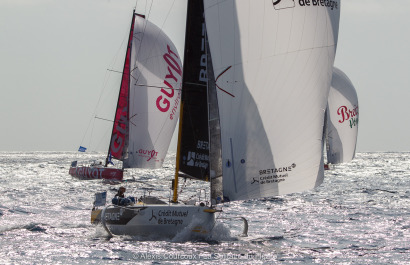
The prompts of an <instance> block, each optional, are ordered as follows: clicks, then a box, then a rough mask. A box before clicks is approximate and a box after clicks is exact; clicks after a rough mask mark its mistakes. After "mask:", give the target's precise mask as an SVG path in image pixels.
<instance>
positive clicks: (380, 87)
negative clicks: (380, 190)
mask: <svg viewBox="0 0 410 265" xmlns="http://www.w3.org/2000/svg"><path fill="white" fill-rule="evenodd" d="M255 1H259V0H255ZM143 2H145V1H142V0H140V1H138V9H137V11H138V12H141V13H146V14H147V13H149V14H150V17H149V19H150V20H151V21H152V22H154V23H155V24H157V25H159V26H160V27H161V28H163V30H164V31H165V32H166V33H167V35H168V36H169V37H170V38H171V39H172V40H173V42H174V44H175V45H176V47H177V49H178V50H179V53H180V55H183V45H184V29H185V12H186V1H185V0H174V1H171V0H162V1H161V0H157V1H154V3H153V4H152V5H151V4H150V3H148V5H145V4H144V3H143ZM135 3H136V1H135V0H0V92H1V95H0V115H1V116H0V122H1V124H2V125H1V128H2V130H1V131H0V151H76V150H77V149H78V147H79V145H86V146H92V147H91V150H93V149H95V150H99V151H103V150H105V149H106V148H107V146H108V141H109V139H108V137H109V134H108V131H109V129H107V128H111V125H110V124H108V125H107V123H109V122H106V121H103V120H99V119H95V118H94V117H95V115H97V116H98V117H101V118H106V119H112V117H113V113H112V110H111V109H112V108H113V104H115V103H113V102H112V98H116V97H117V95H118V86H119V82H120V75H118V74H116V73H115V72H111V71H107V69H112V70H119V71H121V68H122V64H123V62H124V58H123V55H124V52H125V50H124V49H125V46H124V42H126V40H127V34H128V31H129V25H130V19H131V15H132V9H133V8H134V7H135ZM148 11H150V12H148ZM409 14H410V1H408V0H390V1H374V0H361V1H357V0H342V1H341V19H340V29H339V41H338V47H337V54H336V60H335V66H336V67H338V68H339V69H341V70H343V71H344V72H345V73H346V74H347V75H348V76H349V78H350V79H351V81H352V82H353V84H354V86H355V87H356V90H357V93H358V97H359V108H360V110H359V111H360V116H359V117H360V122H359V137H358V142H357V151H358V152H367V151H410V107H409V103H408V101H409V100H410V78H409V75H410V74H409V70H410V48H409V46H408V45H409V43H410V34H409V30H410V29H409V27H410V16H409ZM102 91H103V92H102ZM101 95H103V96H101ZM105 102H110V103H107V104H108V105H107V106H108V107H107V108H105V109H103V110H101V108H96V106H102V105H104V103H105Z"/></svg>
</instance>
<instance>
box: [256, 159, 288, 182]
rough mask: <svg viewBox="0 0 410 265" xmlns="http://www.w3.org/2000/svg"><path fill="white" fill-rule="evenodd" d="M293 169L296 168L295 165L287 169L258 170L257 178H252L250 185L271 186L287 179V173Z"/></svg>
mask: <svg viewBox="0 0 410 265" xmlns="http://www.w3.org/2000/svg"><path fill="white" fill-rule="evenodd" d="M294 168H296V164H295V163H293V164H292V165H290V166H288V167H278V168H268V169H261V170H259V176H258V177H254V178H252V182H251V185H253V184H259V185H264V184H273V183H279V182H282V181H285V180H286V178H287V177H289V173H288V172H291V171H292V170H293V169H294Z"/></svg>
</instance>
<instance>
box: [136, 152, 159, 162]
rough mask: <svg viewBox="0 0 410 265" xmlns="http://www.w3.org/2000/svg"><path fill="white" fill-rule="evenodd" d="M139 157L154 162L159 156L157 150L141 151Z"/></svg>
mask: <svg viewBox="0 0 410 265" xmlns="http://www.w3.org/2000/svg"><path fill="white" fill-rule="evenodd" d="M138 155H139V156H142V157H146V158H147V161H150V160H151V159H153V158H154V160H155V159H156V157H157V156H158V152H157V151H155V150H146V149H139V150H138Z"/></svg>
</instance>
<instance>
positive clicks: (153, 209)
mask: <svg viewBox="0 0 410 265" xmlns="http://www.w3.org/2000/svg"><path fill="white" fill-rule="evenodd" d="M97 211H98V210H97ZM214 213H215V210H214V209H211V208H209V207H206V206H195V205H149V204H145V205H134V206H126V207H124V206H116V205H109V206H107V207H105V208H104V209H103V210H102V211H101V214H98V213H97V212H96V211H94V212H93V214H94V218H95V219H96V220H95V219H94V220H92V222H94V223H96V222H98V221H99V220H100V221H101V223H102V225H103V226H104V227H105V229H106V230H107V231H108V232H109V233H111V234H113V235H131V236H148V237H151V236H154V237H155V236H158V237H168V238H172V237H174V236H176V235H177V234H178V233H180V232H182V231H183V230H184V229H185V230H187V231H188V232H192V234H194V235H203V236H206V235H208V234H209V233H210V230H211V229H212V227H213V226H214V223H215V217H214ZM101 216H103V219H101ZM92 218H93V217H92Z"/></svg>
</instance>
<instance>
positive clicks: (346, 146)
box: [326, 68, 359, 164]
mask: <svg viewBox="0 0 410 265" xmlns="http://www.w3.org/2000/svg"><path fill="white" fill-rule="evenodd" d="M326 118H327V137H326V138H327V149H326V151H327V152H326V153H327V161H328V162H329V163H332V164H339V163H346V162H349V161H351V160H352V159H353V158H354V156H355V152H356V140H357V133H358V121H359V102H358V99H357V93H356V90H355V88H354V86H353V84H352V82H351V81H350V79H349V78H348V77H347V75H346V74H345V73H343V72H342V71H341V70H340V69H337V68H334V69H333V77H332V85H331V87H330V92H329V98H328V105H327V115H326Z"/></svg>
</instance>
